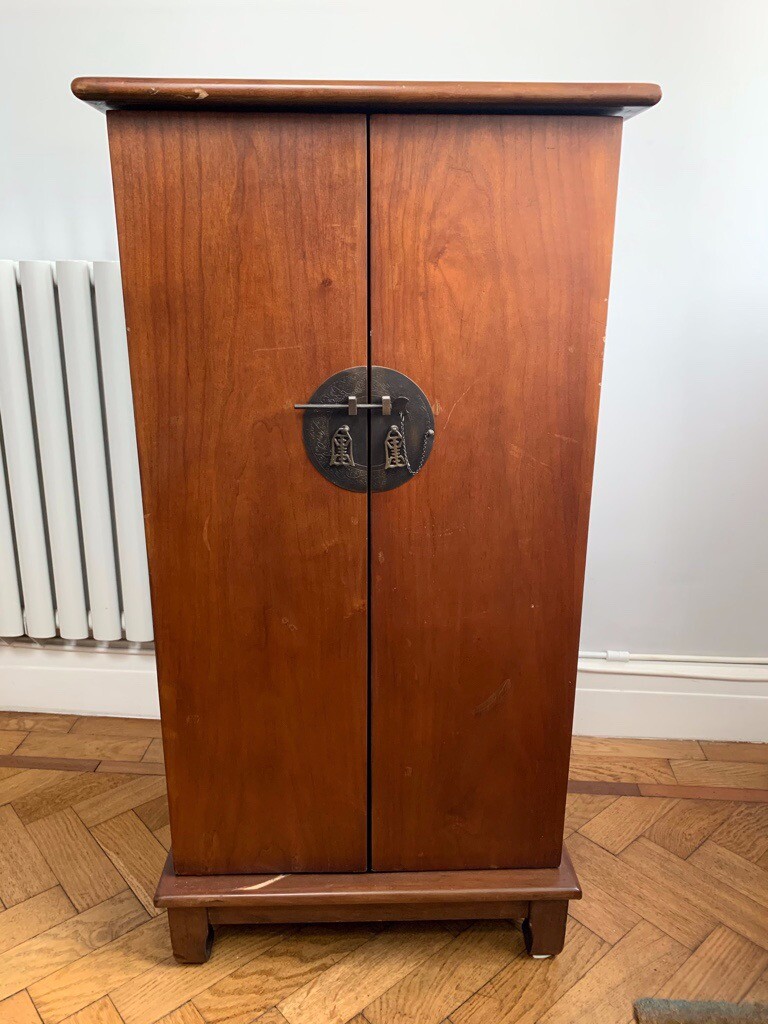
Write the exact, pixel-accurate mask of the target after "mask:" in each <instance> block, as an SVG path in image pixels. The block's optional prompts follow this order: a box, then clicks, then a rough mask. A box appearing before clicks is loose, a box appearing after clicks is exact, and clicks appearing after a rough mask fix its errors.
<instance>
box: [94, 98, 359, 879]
mask: <svg viewBox="0 0 768 1024" xmlns="http://www.w3.org/2000/svg"><path fill="white" fill-rule="evenodd" d="M108 124H109V134H110V149H111V155H112V169H113V177H114V183H115V202H116V208H117V221H118V233H119V239H120V253H121V265H122V274H123V288H124V292H125V301H126V318H127V324H128V330H129V348H130V357H131V372H132V379H133V385H134V392H135V408H136V421H137V433H138V441H139V453H140V462H141V473H142V488H143V497H144V512H145V522H146V531H147V544H148V551H149V564H150V573H151V586H152V601H153V609H154V621H155V637H156V645H157V658H158V675H159V683H160V699H161V709H162V716H163V739H164V748H165V752H166V759H167V772H168V784H169V792H170V811H171V830H172V833H173V844H174V851H175V857H176V864H177V869H178V870H179V871H181V872H184V873H194V872H216V871H219V872H222V871H223V872H236V871H260V870H267V871H269V870H275V871H280V870H286V871H287V870H292V871H326V870H350V871H351V870H361V869H364V868H365V866H366V706H367V700H366V695H367V687H366V663H367V652H366V586H367V584H366V579H367V575H366V574H367V570H366V536H367V533H366V502H365V497H364V496H363V495H359V494H353V493H351V492H348V491H344V490H341V489H339V488H336V487H333V486H331V485H329V483H328V482H327V481H326V480H324V479H323V478H322V477H321V476H320V475H319V474H318V473H317V472H316V471H315V470H314V469H313V468H312V466H311V465H310V463H309V461H308V460H307V457H306V454H305V451H304V447H303V444H302V438H301V422H300V419H299V417H298V415H297V414H296V412H295V411H294V410H293V404H294V402H297V401H302V400H306V398H307V397H308V396H309V395H310V394H311V393H312V392H313V391H314V389H315V388H316V387H317V386H318V384H319V383H321V382H322V381H323V380H324V379H325V378H326V377H328V376H330V375H331V374H332V373H334V372H336V371H337V370H339V369H342V368H344V367H346V366H353V365H358V364H361V363H365V361H366V350H367V346H366V323H367V316H366V295H367V287H366V177H365V167H366V135H365V118H364V117H363V116H355V115H339V116H334V117H332V118H331V117H327V118H324V117H317V116H315V117H313V116H302V115H295V114H293V115H284V116H282V115H281V116H278V115H258V114H253V115H248V114H228V115H227V114H210V113H203V112H201V113H196V114H172V113H158V114H153V115H151V116H150V115H148V114H146V115H145V114H133V113H127V112H117V113H113V114H110V116H109V118H108ZM212 609H215V615H213V616H212V614H211V610H212Z"/></svg>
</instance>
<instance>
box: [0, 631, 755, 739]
mask: <svg viewBox="0 0 768 1024" xmlns="http://www.w3.org/2000/svg"><path fill="white" fill-rule="evenodd" d="M0 709H6V710H13V711H48V712H59V713H62V714H76V715H119V716H126V717H133V718H157V717H158V715H159V707H158V701H157V677H156V674H155V659H154V657H153V656H152V655H151V654H127V653H122V652H107V653H104V652H91V651H87V652H86V651H62V650H49V649H40V648H31V647H26V646H24V647H21V646H19V647H12V646H11V647H0ZM574 732H576V733H577V734H578V735H581V736H624V737H629V736H646V737H654V738H664V739H670V738H676V739H678V738H679V739H709V740H747V741H752V742H759V741H763V742H764V741H768V665H743V664H727V665H723V664H719V665H709V664H702V663H700V662H675V663H669V662H647V661H632V662H626V663H616V662H606V661H603V660H599V659H582V660H581V661H580V663H579V676H578V688H577V692H576V714H575V720H574Z"/></svg>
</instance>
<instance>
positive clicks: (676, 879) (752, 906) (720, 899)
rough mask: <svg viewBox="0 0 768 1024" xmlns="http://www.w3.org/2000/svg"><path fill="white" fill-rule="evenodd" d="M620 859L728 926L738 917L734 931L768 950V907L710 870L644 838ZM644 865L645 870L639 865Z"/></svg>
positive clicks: (636, 842) (630, 847) (638, 840)
mask: <svg viewBox="0 0 768 1024" xmlns="http://www.w3.org/2000/svg"><path fill="white" fill-rule="evenodd" d="M619 859H620V860H621V861H622V862H623V863H625V864H627V865H632V866H633V867H634V868H635V869H637V870H642V871H643V873H644V874H645V875H646V876H647V877H649V878H651V879H653V881H654V882H655V883H656V884H657V885H658V886H659V888H660V889H661V888H663V887H669V888H673V887H674V888H677V889H678V890H682V891H684V892H685V898H686V900H688V901H689V902H690V903H691V904H692V905H693V906H695V907H697V909H699V910H700V911H701V912H703V913H705V914H708V915H710V916H711V917H714V918H715V919H716V920H718V921H719V922H720V923H721V924H725V925H728V924H729V923H730V922H732V921H733V920H734V919H737V920H738V924H737V925H736V927H735V929H734V930H735V931H738V932H739V934H740V935H743V936H744V937H745V938H747V939H749V940H750V941H751V942H754V943H755V944H756V945H758V946H761V947H762V948H763V949H766V950H768V915H766V913H765V908H764V907H762V906H759V905H758V904H757V903H754V902H753V901H752V900H751V899H749V898H748V897H747V896H744V895H743V894H742V893H741V892H739V891H738V890H737V889H735V888H732V887H731V886H730V885H727V884H724V883H723V882H722V881H721V880H720V879H717V880H716V879H715V878H714V877H713V876H712V875H710V874H709V873H708V872H707V871H704V870H703V869H701V868H699V867H698V866H697V865H695V864H693V863H691V859H690V858H689V859H688V860H680V859H679V858H678V857H675V856H674V854H671V853H669V851H668V850H663V849H662V848H661V847H659V846H656V845H655V844H654V843H652V842H651V841H650V840H649V839H646V838H645V837H641V838H640V839H637V840H635V842H634V843H632V845H631V846H628V847H627V849H626V850H624V851H623V853H621V854H620V855H619ZM641 864H642V869H640V865H641Z"/></svg>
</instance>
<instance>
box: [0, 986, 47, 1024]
mask: <svg viewBox="0 0 768 1024" xmlns="http://www.w3.org/2000/svg"><path fill="white" fill-rule="evenodd" d="M0 1021H2V1024H40V1016H39V1014H38V1012H37V1010H36V1009H35V1004H34V1003H33V1002H32V1000H31V999H30V997H29V993H28V992H17V993H16V995H15V996H8V998H7V999H3V1001H2V1002H0Z"/></svg>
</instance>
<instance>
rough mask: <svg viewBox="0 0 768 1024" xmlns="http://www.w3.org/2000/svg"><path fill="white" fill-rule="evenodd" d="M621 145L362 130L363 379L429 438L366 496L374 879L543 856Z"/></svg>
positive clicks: (573, 137) (471, 131)
mask: <svg viewBox="0 0 768 1024" xmlns="http://www.w3.org/2000/svg"><path fill="white" fill-rule="evenodd" d="M620 139H621V121H619V120H618V119H614V118H590V117H584V118H563V117H547V116H538V117H528V116H518V117H503V116H492V115H478V116H476V117H461V116H451V115H442V116H434V117H432V116H424V115H423V116H418V117H415V116H409V115H403V116H398V115H388V116H375V117H373V118H371V121H370V189H371V227H370V231H371V271H370V272H371V289H372V291H371V318H372V342H371V345H372V362H374V363H377V364H380V365H384V366H394V367H396V368H397V369H398V370H400V371H401V372H403V373H405V374H407V375H408V376H409V377H412V378H413V379H414V380H415V381H416V382H417V383H418V384H419V385H420V386H421V388H422V389H423V390H424V391H425V392H426V394H427V396H428V398H429V399H430V401H431V403H432V406H433V409H434V411H435V421H436V422H435V427H436V437H435V447H434V451H433V453H432V456H431V458H430V460H429V462H428V463H427V464H426V466H425V468H424V470H423V471H422V472H421V473H420V474H419V475H418V476H417V477H416V478H415V479H414V480H412V481H411V483H409V484H408V485H407V486H405V487H401V488H399V489H397V490H394V491H390V492H386V493H377V494H374V495H373V496H372V505H371V531H372V540H371V552H372V554H371V565H372V570H371V571H372V609H371V615H372V626H371V636H372V691H371V701H372V704H371V710H372V741H371V742H372V778H371V786H372V804H371V808H372V809H371V814H372V851H373V852H372V867H373V868H374V869H375V870H380V871H398V870H406V871H414V870H418V869H424V870H430V869H437V868H444V869H445V868H447V869H469V868H481V867H482V868H501V867H507V868H515V867H546V866H553V865H556V864H557V863H558V861H559V859H560V850H561V845H562V833H563V815H564V808H565V795H566V784H567V775H568V759H569V747H570V736H571V721H572V710H573V696H574V687H575V680H576V662H577V652H578V638H579V624H580V617H581V597H582V581H583V573H584V559H585V549H586V539H587V521H588V516H589V501H590V490H591V480H592V464H593V456H594V446H595V429H596V424H597V409H598V395H599V384H600V374H601V366H602V356H603V341H604V331H605V319H606V309H607V299H608V284H609V274H610V260H611V243H612V234H613V218H614V203H615V193H616V179H617V171H618V159H619V146H620Z"/></svg>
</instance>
